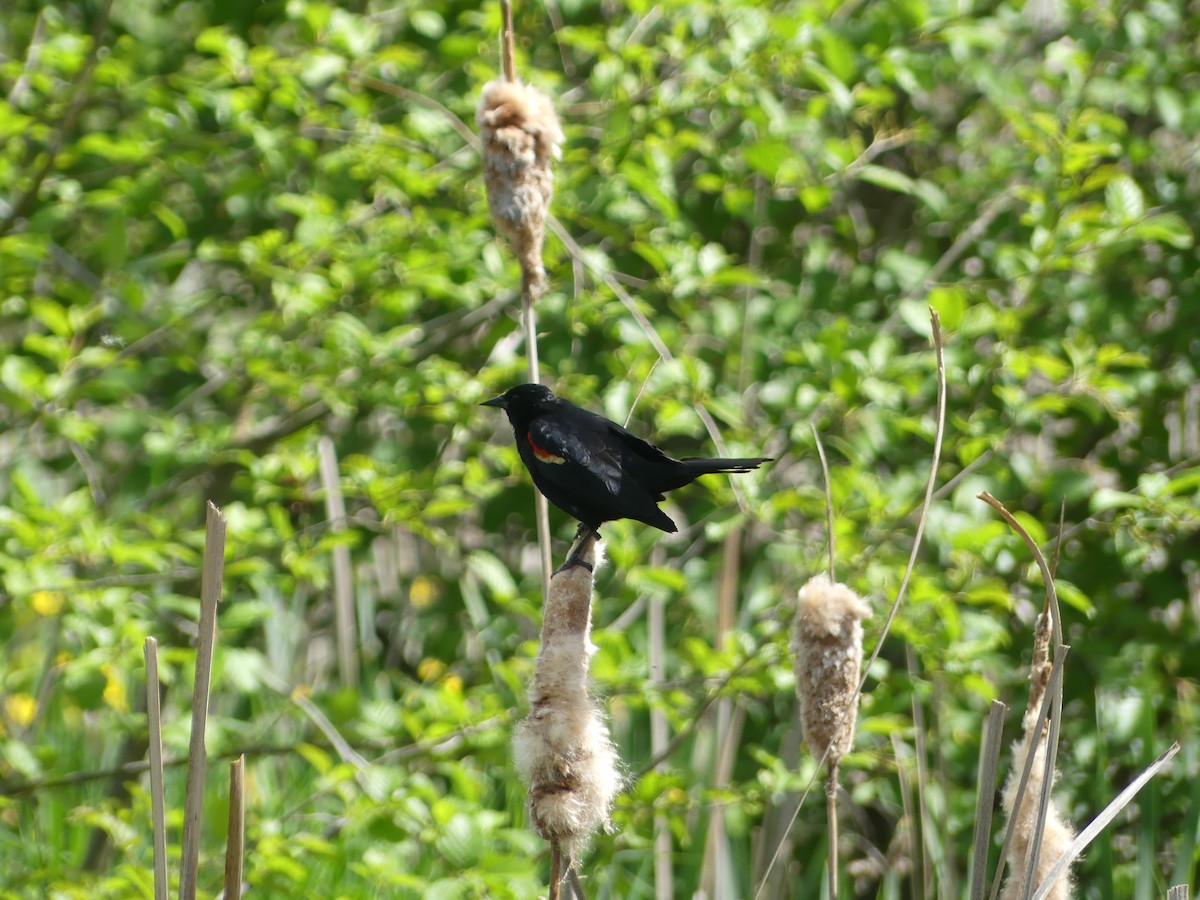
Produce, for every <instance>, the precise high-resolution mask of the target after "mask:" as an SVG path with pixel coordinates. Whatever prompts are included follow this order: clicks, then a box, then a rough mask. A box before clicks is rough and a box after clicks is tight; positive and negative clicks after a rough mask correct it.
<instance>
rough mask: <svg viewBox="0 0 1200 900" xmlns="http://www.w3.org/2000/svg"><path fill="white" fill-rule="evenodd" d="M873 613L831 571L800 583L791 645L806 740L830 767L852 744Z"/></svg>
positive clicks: (815, 754) (814, 752)
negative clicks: (865, 625) (865, 624)
mask: <svg viewBox="0 0 1200 900" xmlns="http://www.w3.org/2000/svg"><path fill="white" fill-rule="evenodd" d="M870 614H871V608H870V607H869V606H868V605H867V603H866V602H865V601H864V600H863V599H862V598H861V597H859V596H858V594H856V593H854V591H852V590H850V588H848V587H846V586H845V585H844V584H835V583H834V582H832V581H830V580H829V576H827V575H817V576H816V577H815V578H812V579H811V580H810V581H809V582H808V583H807V584H806V585H804V587H802V588H800V595H799V597H798V600H797V604H796V628H795V634H794V637H793V647H792V649H793V652H794V653H795V658H796V694H797V696H798V697H799V698H800V707H801V724H802V725H803V727H804V742H805V743H806V744H808V749H809V751H811V752H812V754H813V755H814V756H816V757H817V758H818V759H820V758H821V757H826V759H827V760H828V762H829V764H830V765H831V766H834V765H836V764H837V762H838V761H839V760H840V759H841V758H842V757H843V756H845V755H846V754H847V753H848V752H849V751H850V746H851V744H853V743H854V730H855V720H856V718H857V709H856V704H855V697H854V695H855V693H856V692H857V690H858V680H859V673H860V670H861V668H862V639H863V629H862V620H863V619H865V618H867V617H868V616H869V615H870Z"/></svg>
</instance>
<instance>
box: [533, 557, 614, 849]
mask: <svg viewBox="0 0 1200 900" xmlns="http://www.w3.org/2000/svg"><path fill="white" fill-rule="evenodd" d="M597 554H598V551H596V550H594V549H593V545H592V544H591V543H588V545H587V546H586V548H585V549H583V550H582V551H581V552H579V553H578V555H577V557H576V561H575V562H574V564H572V565H570V566H569V567H564V568H562V569H560V570H559V571H558V572H556V573H555V574H554V577H553V579H551V581H550V590H549V592H548V594H547V598H546V606H545V610H544V615H543V620H542V646H541V649H540V650H539V651H538V660H537V672H536V674H535V676H534V682H533V692H532V697H531V699H532V708H531V709H530V711H529V717H528V718H526V719H525V721H524V722H522V723H521V725H520V726H519V727H518V728H517V732H516V734H515V735H514V737H513V754H514V757H515V761H516V765H517V770H518V771H519V772H520V774H521V777H522V778H523V779H524V780H525V781H526V782H527V783H528V785H529V820H530V824H531V825H532V826H533V829H534V831H536V832H537V833H538V835H540V836H541V837H542V838H543V839H545V840H546V841H549V842H551V843H557V844H558V845H559V846H560V847H561V848H562V851H563V853H564V854H565V856H566V858H567V860H568V861H569V862H570V863H574V862H576V861H578V857H579V852H580V850H581V849H582V847H583V845H584V844H585V843H586V842H587V840H588V838H589V837H590V836H591V835H592V833H593V832H594V831H595V830H596V829H597V828H599V827H601V826H604V825H607V824H608V816H609V811H610V809H611V808H612V802H613V798H614V797H616V794H617V791H618V789H619V788H620V783H621V778H620V775H619V774H618V772H617V755H616V750H615V749H614V748H613V745H612V741H611V740H610V738H609V733H608V727H607V726H606V725H605V724H604V719H603V718H602V717H601V715H600V711H599V709H598V708H597V706H596V703H595V701H594V700H593V699H592V698H591V696H590V695H589V693H588V677H587V670H588V659H589V657H590V655H591V653H592V651H593V650H594V649H595V648H594V647H593V646H592V643H591V624H592V623H591V609H592V571H591V569H592V568H594V566H595V564H596V556H597ZM581 563H582V564H581Z"/></svg>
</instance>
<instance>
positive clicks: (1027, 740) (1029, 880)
mask: <svg viewBox="0 0 1200 900" xmlns="http://www.w3.org/2000/svg"><path fill="white" fill-rule="evenodd" d="M1051 621H1052V619H1051V617H1050V616H1049V615H1047V614H1046V613H1043V614H1042V615H1040V616H1038V621H1037V627H1036V629H1035V631H1034V639H1033V661H1032V664H1031V666H1030V682H1031V688H1030V691H1029V705H1028V706H1027V707H1026V709H1025V715H1024V717H1023V718H1022V720H1021V724H1022V727H1023V728H1024V737H1022V739H1021V740H1020V741H1019V742H1018V743H1017V744H1016V745H1015V746H1014V748H1013V767H1012V771H1011V772H1010V773H1009V776H1008V780H1007V782H1005V785H1004V792H1003V794H1002V795H1001V805H1002V807H1003V809H1004V812H1005V814H1006V815H1007V816H1008V818H1009V820H1010V822H1011V826H1010V827H1011V830H1012V840H1011V843H1010V844H1009V846H1008V866H1009V877H1008V880H1007V881H1005V883H1004V887H1003V889H1002V890H1001V891H1000V900H1021V898H1024V897H1027V896H1029V894H1030V893H1031V892H1032V890H1033V888H1034V887H1035V886H1037V885H1039V884H1041V883H1042V881H1043V880H1044V878H1045V876H1046V875H1048V874H1049V872H1050V870H1051V868H1052V867H1053V866H1054V864H1055V863H1056V862H1058V860H1059V858H1060V857H1061V856H1063V854H1065V853H1066V852H1067V849H1068V848H1069V847H1070V846H1071V842H1072V841H1074V840H1075V831H1074V829H1073V828H1071V826H1070V825H1069V824H1068V823H1067V821H1066V819H1065V818H1064V817H1063V815H1062V812H1061V810H1060V809H1059V808H1058V804H1057V803H1056V802H1055V800H1054V798H1053V796H1051V795H1050V788H1051V787H1052V786H1053V783H1054V780H1055V779H1056V778H1057V777H1058V771H1057V769H1055V768H1054V764H1053V761H1052V760H1050V759H1047V751H1048V748H1049V746H1050V729H1049V727H1048V723H1047V722H1046V719H1045V714H1044V712H1043V708H1044V705H1045V704H1044V700H1045V699H1047V698H1046V696H1045V695H1046V692H1047V690H1057V691H1059V692H1061V690H1062V681H1061V672H1060V674H1059V677H1058V678H1057V679H1056V678H1054V677H1053V676H1054V672H1055V669H1054V666H1053V665H1052V664H1051V662H1050V639H1051ZM1060 669H1061V667H1060ZM1030 753H1032V754H1033V759H1032V761H1029V755H1030ZM1026 769H1028V772H1029V777H1028V781H1027V782H1026V784H1025V785H1024V790H1023V791H1022V789H1021V776H1022V774H1023V773H1024V771H1025V770H1026ZM1043 797H1045V812H1044V813H1043V812H1042V808H1043V799H1042V798H1043ZM1039 819H1040V820H1041V821H1040V822H1039ZM1039 844H1040V847H1039V846H1038V845H1039ZM1072 896H1074V891H1073V890H1072V883H1071V877H1070V873H1069V872H1064V873H1063V874H1062V875H1061V876H1059V877H1058V878H1056V880H1055V881H1054V884H1053V886H1052V887H1051V888H1050V890H1049V892H1048V893H1047V894H1046V897H1048V898H1049V900H1068V898H1070V897H1072Z"/></svg>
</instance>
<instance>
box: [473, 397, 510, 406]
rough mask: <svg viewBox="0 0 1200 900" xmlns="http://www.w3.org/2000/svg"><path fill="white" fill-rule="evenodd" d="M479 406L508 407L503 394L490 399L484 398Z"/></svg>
mask: <svg viewBox="0 0 1200 900" xmlns="http://www.w3.org/2000/svg"><path fill="white" fill-rule="evenodd" d="M479 405H480V406H498V407H500V409H508V401H507V400H505V399H504V395H503V394H501V395H500V396H499V397H493V398H492V399H491V400H484V401H483V402H482V403H480V404H479Z"/></svg>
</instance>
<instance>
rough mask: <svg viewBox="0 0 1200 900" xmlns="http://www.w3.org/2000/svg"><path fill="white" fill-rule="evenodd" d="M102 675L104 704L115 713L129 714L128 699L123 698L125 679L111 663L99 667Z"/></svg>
mask: <svg viewBox="0 0 1200 900" xmlns="http://www.w3.org/2000/svg"><path fill="white" fill-rule="evenodd" d="M100 671H101V672H103V673H104V702H105V703H107V704H108V705H109V706H111V707H112V708H113V709H115V710H116V711H117V712H129V699H128V698H127V697H126V696H125V678H124V676H123V675H122V674H121V672H120V670H119V669H118V668H117V667H116V666H114V665H113V664H112V663H105V664H104V665H102V666H101V667H100Z"/></svg>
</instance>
